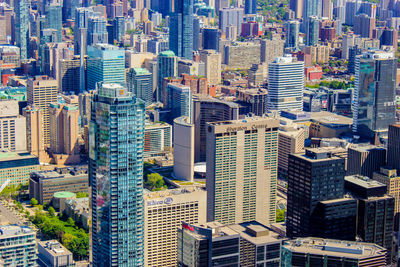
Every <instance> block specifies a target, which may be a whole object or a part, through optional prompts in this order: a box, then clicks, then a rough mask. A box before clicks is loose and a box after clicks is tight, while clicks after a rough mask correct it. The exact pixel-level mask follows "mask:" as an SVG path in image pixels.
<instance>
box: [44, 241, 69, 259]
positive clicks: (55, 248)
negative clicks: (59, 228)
mask: <svg viewBox="0 0 400 267" xmlns="http://www.w3.org/2000/svg"><path fill="white" fill-rule="evenodd" d="M38 245H39V247H42V248H44V249H45V250H47V252H48V253H50V254H51V255H52V256H54V257H56V256H64V255H71V254H72V253H71V252H70V251H69V250H68V249H66V248H65V247H64V246H63V245H61V244H60V242H58V241H57V240H46V241H38Z"/></svg>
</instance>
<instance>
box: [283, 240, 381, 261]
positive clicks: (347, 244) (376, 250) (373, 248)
mask: <svg viewBox="0 0 400 267" xmlns="http://www.w3.org/2000/svg"><path fill="white" fill-rule="evenodd" d="M283 247H285V248H286V249H289V250H291V251H292V252H298V253H304V254H307V253H309V254H314V255H327V256H334V257H346V258H355V259H363V258H369V257H376V256H383V255H385V254H386V249H385V248H383V247H381V246H378V245H375V244H372V243H362V242H353V241H341V240H331V239H322V238H314V237H307V238H298V239H294V240H289V241H285V242H284V245H283Z"/></svg>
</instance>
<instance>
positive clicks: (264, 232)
mask: <svg viewBox="0 0 400 267" xmlns="http://www.w3.org/2000/svg"><path fill="white" fill-rule="evenodd" d="M227 227H229V228H230V229H232V230H234V231H235V232H237V233H239V234H240V236H241V237H242V238H244V239H246V240H247V241H249V242H251V243H253V244H255V245H262V244H267V243H274V242H282V240H283V239H284V237H283V236H281V235H280V234H278V233H276V232H274V231H272V230H271V229H269V228H267V227H266V226H264V225H262V224H260V223H258V222H248V223H241V224H233V225H229V226H227Z"/></svg>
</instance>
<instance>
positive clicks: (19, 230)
mask: <svg viewBox="0 0 400 267" xmlns="http://www.w3.org/2000/svg"><path fill="white" fill-rule="evenodd" d="M34 233H35V232H34V231H33V230H32V229H31V228H29V227H28V226H19V225H16V224H10V225H4V226H0V238H7V237H13V236H18V235H25V234H34Z"/></svg>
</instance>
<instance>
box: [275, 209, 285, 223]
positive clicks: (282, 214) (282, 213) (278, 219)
mask: <svg viewBox="0 0 400 267" xmlns="http://www.w3.org/2000/svg"><path fill="white" fill-rule="evenodd" d="M283 221H285V211H284V210H276V222H283Z"/></svg>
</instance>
